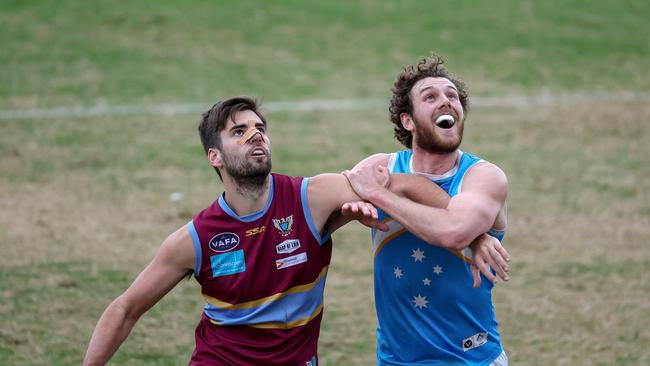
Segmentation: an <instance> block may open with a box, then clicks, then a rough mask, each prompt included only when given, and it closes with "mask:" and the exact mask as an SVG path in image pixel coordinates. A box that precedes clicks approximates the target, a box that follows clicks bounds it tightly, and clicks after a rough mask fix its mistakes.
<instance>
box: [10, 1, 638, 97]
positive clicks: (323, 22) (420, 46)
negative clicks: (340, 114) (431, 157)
mask: <svg viewBox="0 0 650 366" xmlns="http://www.w3.org/2000/svg"><path fill="white" fill-rule="evenodd" d="M648 13H650V5H648V3H647V2H645V1H640V0H625V1H618V2H615V3H614V2H608V1H595V2H594V1H552V2H538V1H512V0H509V1H504V0H499V1H490V2H473V1H462V2H455V3H453V4H449V3H448V2H445V1H436V2H422V1H415V0H409V1H400V2H399V3H395V2H388V1H385V2H381V3H377V2H375V1H360V2H345V3H340V2H330V1H313V2H309V3H305V2H302V1H282V2H226V3H215V2H198V1H193V2H177V1H140V2H135V3H129V4H116V3H113V2H109V1H98V2H81V1H71V0H68V1H40V2H22V1H7V2H3V4H2V5H0V42H2V44H3V51H2V52H0V62H1V63H2V64H3V66H4V67H3V68H2V70H1V71H0V80H1V82H0V84H1V85H2V86H1V87H0V98H2V99H0V102H1V103H0V107H1V108H3V109H11V108H21V107H44V106H59V105H89V104H92V105H94V104H102V103H118V104H127V103H154V102H161V103H165V102H179V101H186V102H205V103H209V102H210V101H212V100H213V99H214V98H216V97H223V96H227V95H232V94H242V93H246V94H258V95H261V96H264V97H266V98H267V99H271V100H285V99H305V98H365V97H374V98H385V97H386V95H387V94H386V93H387V90H388V86H389V85H390V82H391V81H392V79H393V77H394V75H395V74H396V72H397V70H398V69H399V67H400V66H401V65H403V64H405V63H408V62H413V61H414V60H415V59H416V58H417V57H420V56H425V55H427V54H429V52H431V51H432V50H435V51H437V52H440V53H441V54H443V55H445V56H446V57H447V59H448V60H449V62H450V65H452V67H453V70H455V71H456V72H457V73H459V74H460V75H463V77H465V78H467V79H468V80H471V83H470V85H471V86H472V88H473V90H474V91H475V92H478V93H481V94H486V93H491V94H504V92H517V93H519V92H522V93H526V92H536V91H538V90H540V89H544V88H550V89H551V90H578V91H584V90H605V91H607V90H611V89H615V90H648V89H649V87H650V85H649V83H648V81H647V78H643V77H641V78H639V77H638V75H639V71H640V70H643V69H644V67H645V66H646V65H647V63H648V60H649V59H650V53H649V52H650V44H649V43H648V42H649V41H648V38H647V36H646V35H647V34H648V33H649V32H650V26H649V25H648V22H647V21H646V14H648Z"/></svg>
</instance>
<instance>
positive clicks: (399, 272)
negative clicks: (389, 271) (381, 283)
mask: <svg viewBox="0 0 650 366" xmlns="http://www.w3.org/2000/svg"><path fill="white" fill-rule="evenodd" d="M393 274H394V275H395V278H402V276H403V275H404V274H403V273H402V269H401V268H399V267H395V269H393Z"/></svg>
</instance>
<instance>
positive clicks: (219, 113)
mask: <svg viewBox="0 0 650 366" xmlns="http://www.w3.org/2000/svg"><path fill="white" fill-rule="evenodd" d="M259 106H260V104H259V102H258V101H257V100H256V99H255V98H252V97H249V96H246V95H242V96H238V97H232V98H228V99H224V100H222V101H219V102H217V103H215V104H214V105H213V106H212V107H211V108H210V109H209V110H208V111H206V112H204V113H203V114H202V118H201V123H200V124H199V136H200V137H201V143H202V144H203V150H205V153H206V154H207V153H208V150H209V149H219V150H221V138H220V137H219V133H220V132H221V131H223V129H224V128H226V122H227V121H228V118H231V117H232V116H233V115H234V114H235V113H237V112H241V111H245V110H250V111H253V112H254V113H255V114H257V116H258V117H260V119H261V120H262V122H264V124H265V125H266V119H265V118H264V115H262V113H261V112H260V111H259ZM214 170H216V171H217V174H219V178H221V173H219V170H218V169H217V168H214Z"/></svg>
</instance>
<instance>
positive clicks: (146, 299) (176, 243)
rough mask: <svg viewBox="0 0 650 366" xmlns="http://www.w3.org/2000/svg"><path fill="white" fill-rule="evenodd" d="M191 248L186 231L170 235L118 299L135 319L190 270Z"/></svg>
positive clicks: (192, 248)
mask: <svg viewBox="0 0 650 366" xmlns="http://www.w3.org/2000/svg"><path fill="white" fill-rule="evenodd" d="M193 263H194V247H193V244H192V239H191V237H190V235H189V233H188V232H187V229H186V228H181V229H179V231H177V232H176V233H174V234H172V235H170V236H169V237H168V238H167V239H165V241H163V243H162V244H161V246H160V248H159V249H158V252H157V253H156V255H155V256H154V258H153V259H152V260H151V262H150V263H149V264H148V265H147V267H146V268H145V269H144V270H143V271H142V272H141V273H140V274H139V275H138V277H137V278H136V279H135V281H133V283H132V284H131V286H130V287H129V288H128V289H127V290H126V292H125V293H124V294H123V295H122V296H121V301H122V304H123V306H125V308H126V309H127V310H128V311H129V313H131V314H132V315H134V316H136V317H137V316H139V315H140V314H142V313H144V312H145V311H147V310H148V309H149V308H151V307H152V306H153V305H154V304H156V303H157V302H158V301H159V300H160V299H161V298H162V297H163V296H165V294H167V293H168V292H169V291H170V290H171V289H172V288H173V287H174V286H176V284H178V282H180V281H181V280H182V279H183V277H185V276H186V275H187V274H188V273H189V272H190V271H191V270H192V268H193Z"/></svg>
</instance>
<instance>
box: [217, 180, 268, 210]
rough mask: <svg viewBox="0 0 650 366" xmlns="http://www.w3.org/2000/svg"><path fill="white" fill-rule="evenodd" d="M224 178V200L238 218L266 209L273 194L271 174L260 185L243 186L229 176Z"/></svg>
mask: <svg viewBox="0 0 650 366" xmlns="http://www.w3.org/2000/svg"><path fill="white" fill-rule="evenodd" d="M223 178H224V179H223V185H224V191H225V195H224V199H225V200H226V203H227V204H228V206H229V207H230V209H231V210H233V211H234V212H235V213H236V214H237V215H238V216H246V215H250V214H253V213H255V212H259V211H261V210H262V209H264V207H265V206H266V203H267V201H268V199H269V194H270V193H271V189H270V182H271V175H270V174H269V175H268V176H267V177H266V179H265V180H264V181H263V183H262V184H260V185H251V184H245V183H244V184H242V182H235V181H234V180H233V179H232V178H231V177H228V176H224V177H223Z"/></svg>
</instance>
